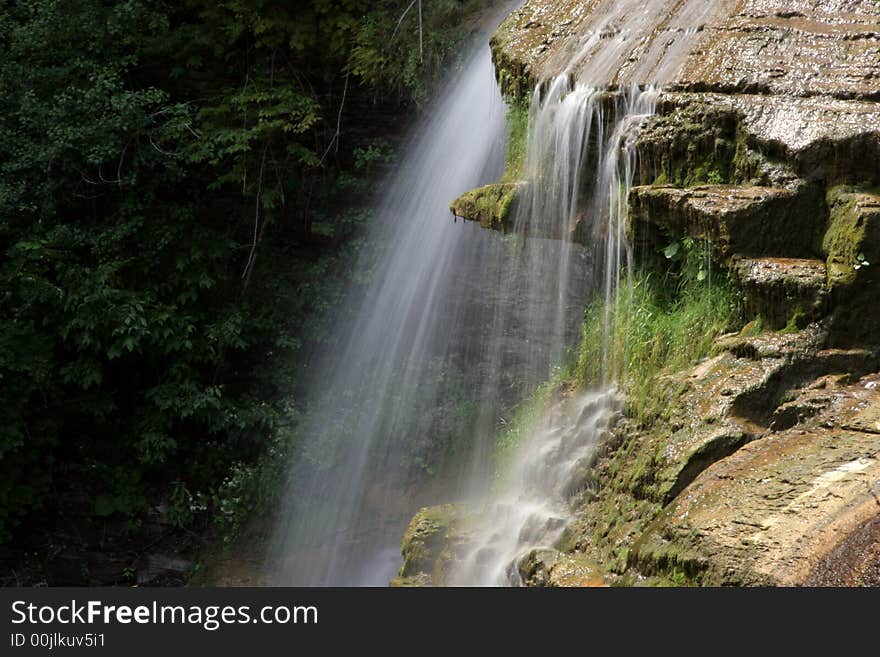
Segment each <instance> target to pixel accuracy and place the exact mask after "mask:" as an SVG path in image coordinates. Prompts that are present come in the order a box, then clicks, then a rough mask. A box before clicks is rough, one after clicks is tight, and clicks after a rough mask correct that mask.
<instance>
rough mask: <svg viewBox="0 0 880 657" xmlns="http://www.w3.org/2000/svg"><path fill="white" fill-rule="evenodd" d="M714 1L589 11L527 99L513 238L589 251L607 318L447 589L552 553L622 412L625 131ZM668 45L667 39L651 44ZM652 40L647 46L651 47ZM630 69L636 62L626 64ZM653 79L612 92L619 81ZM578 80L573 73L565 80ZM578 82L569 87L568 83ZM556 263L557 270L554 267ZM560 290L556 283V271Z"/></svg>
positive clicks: (488, 508)
mask: <svg viewBox="0 0 880 657" xmlns="http://www.w3.org/2000/svg"><path fill="white" fill-rule="evenodd" d="M712 5H713V3H704V2H696V1H695V0H683V1H680V2H663V1H655V2H648V3H645V2H642V1H641V0H620V1H618V2H615V3H610V2H605V3H601V4H600V5H597V6H596V7H594V8H593V12H594V14H593V15H594V19H593V22H592V24H591V27H592V29H589V30H586V31H585V33H584V37H583V39H582V42H581V43H580V45H579V47H578V49H577V50H576V51H574V52H569V54H568V57H569V60H568V62H567V63H566V65H565V67H564V69H563V72H562V73H561V74H560V75H559V76H557V77H556V78H555V79H554V80H553V81H551V82H550V83H549V85H547V87H546V90H545V91H544V92H543V93H542V89H541V86H539V87H538V88H536V89H535V91H534V94H533V101H532V108H531V112H530V121H529V145H528V151H527V160H526V174H527V178H528V180H529V184H528V186H527V188H526V189H525V191H524V193H523V194H521V202H520V204H519V209H518V214H517V217H516V221H515V224H516V230H518V231H521V232H524V233H526V234H537V235H542V234H548V233H549V234H553V235H556V236H557V237H558V238H559V239H561V240H563V241H564V242H568V241H570V240H571V239H572V238H574V237H580V239H582V240H584V241H587V242H589V243H591V244H592V245H593V247H594V248H595V249H597V250H601V252H602V255H601V256H600V258H599V261H600V262H601V264H602V268H601V278H600V280H601V282H602V287H601V288H600V289H601V293H602V294H603V295H604V300H605V304H604V307H605V309H606V313H608V314H607V315H606V317H605V327H606V328H605V331H604V337H603V345H602V347H603V348H602V362H601V363H595V364H594V365H593V366H594V367H595V368H597V369H598V370H599V371H600V372H601V381H602V386H601V388H600V389H599V390H596V391H592V392H588V393H582V394H576V395H572V396H570V397H568V398H564V399H561V400H559V401H557V402H556V403H555V404H554V405H552V406H551V407H550V408H549V409H545V411H544V413H543V414H542V416H541V418H540V419H539V420H538V422H537V423H536V426H535V427H534V428H533V430H532V431H531V432H530V433H529V435H528V436H527V437H526V438H525V439H524V440H523V442H522V444H520V445H518V446H517V449H516V452H515V454H514V455H513V458H512V459H511V461H510V463H509V464H508V465H507V466H506V468H505V469H504V472H503V474H502V477H501V479H500V481H499V482H498V484H497V485H496V487H495V488H494V489H493V490H491V491H490V493H489V494H488V496H487V497H486V498H484V499H483V500H482V502H477V503H476V505H473V503H472V506H476V508H479V509H480V511H479V513H476V514H473V516H474V517H476V520H474V519H473V518H472V519H471V520H470V522H469V523H466V524H467V525H468V527H467V535H468V536H469V539H468V543H467V545H466V546H465V547H464V548H462V549H461V551H460V552H459V558H458V559H457V560H456V562H455V563H454V564H453V566H452V572H451V573H450V575H449V577H448V581H449V582H450V583H452V584H455V585H488V586H498V585H502V586H503V585H511V584H512V585H517V584H520V583H522V575H521V571H520V566H521V565H522V564H523V559H524V557H526V556H527V555H528V554H530V553H531V552H532V551H533V550H536V549H541V548H549V549H552V548H553V546H554V544H555V543H556V542H557V540H558V539H559V538H560V537H561V535H562V533H563V531H564V529H565V526H566V519H567V518H568V517H570V515H571V510H570V509H569V508H568V500H569V498H570V497H571V496H572V494H573V493H575V492H577V491H578V489H579V488H580V487H581V486H582V485H583V483H584V478H585V475H586V473H587V470H588V468H589V465H590V463H591V459H592V458H593V454H594V451H595V448H596V446H597V445H598V443H599V442H600V441H601V439H602V436H603V435H604V434H606V433H607V432H608V431H609V430H610V428H611V425H612V423H613V421H614V419H615V417H617V414H618V412H619V411H620V409H621V408H622V397H621V395H620V393H619V391H618V389H617V388H616V386H615V375H616V373H617V372H619V371H620V363H617V362H616V359H617V358H618V355H617V354H616V353H615V350H614V349H613V348H612V345H611V344H610V331H611V322H612V318H611V316H610V313H611V309H612V308H614V307H626V303H625V299H621V297H622V295H626V294H627V289H626V288H625V287H624V288H622V287H621V286H620V280H621V272H622V271H623V269H624V268H625V267H627V266H629V265H631V264H632V263H631V254H630V251H629V247H628V245H627V242H626V237H625V221H626V217H627V214H628V211H629V208H628V199H629V191H630V189H631V187H632V184H633V176H634V171H635V149H634V144H633V136H634V129H635V128H636V127H637V126H638V125H639V124H640V123H641V122H643V121H644V120H645V119H646V118H647V117H648V116H649V115H651V114H653V113H654V111H655V107H656V102H657V99H658V97H659V84H661V83H662V82H663V81H665V80H666V79H667V78H668V77H669V76H671V75H672V74H674V73H675V71H676V70H677V68H678V67H679V66H680V64H681V61H682V59H683V57H684V55H685V54H686V53H687V52H688V50H689V48H690V47H691V46H692V44H693V40H694V37H695V35H696V34H697V33H698V32H699V31H700V29H701V21H703V20H705V19H706V18H707V17H708V16H709V15H710V14H711V12H712V11H713V6H712ZM658 34H660V35H674V36H672V37H671V38H655V37H656V36H657V35H658ZM649 35H650V37H649ZM633 62H634V63H633ZM627 67H629V69H630V70H629V72H628V76H629V79H637V80H638V79H640V80H651V81H652V82H653V84H644V83H643V84H642V86H637V85H635V84H633V85H631V86H629V87H624V88H623V89H622V90H620V91H617V92H614V93H611V92H609V91H607V89H608V88H609V86H610V85H611V83H612V81H616V84H617V86H618V87H619V86H620V80H621V79H622V78H623V75H622V72H623V70H624V69H625V68H627ZM575 71H577V74H576V73H575ZM575 77H577V78H578V79H579V82H578V83H577V84H575V85H574V86H572V82H571V80H572V79H573V78H575ZM564 266H565V262H564V260H563V261H560V268H563V267H564ZM559 280H566V278H565V276H564V275H562V273H561V272H560V278H559Z"/></svg>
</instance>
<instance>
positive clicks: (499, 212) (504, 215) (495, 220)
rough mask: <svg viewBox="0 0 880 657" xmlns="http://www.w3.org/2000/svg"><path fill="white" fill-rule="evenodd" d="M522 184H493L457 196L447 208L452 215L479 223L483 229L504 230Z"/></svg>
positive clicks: (507, 225)
mask: <svg viewBox="0 0 880 657" xmlns="http://www.w3.org/2000/svg"><path fill="white" fill-rule="evenodd" d="M521 185H522V183H518V182H513V183H495V184H492V185H486V186H484V187H480V188H478V189H474V190H471V191H469V192H466V193H464V194H462V195H461V196H459V197H458V198H457V199H455V200H454V201H453V202H452V204H451V205H450V206H449V209H450V210H452V214H454V215H455V216H456V217H461V218H462V219H464V220H466V221H476V222H479V224H480V226H482V227H483V228H491V229H495V230H504V229H506V228H508V227H509V220H510V218H511V217H512V215H513V209H514V207H515V205H516V198H517V193H518V192H519V188H520V186H521Z"/></svg>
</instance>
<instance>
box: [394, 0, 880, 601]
mask: <svg viewBox="0 0 880 657" xmlns="http://www.w3.org/2000/svg"><path fill="white" fill-rule="evenodd" d="M636 6H638V7H640V8H642V10H640V11H635V10H634V8H635V7H636ZM628 9H630V10H631V11H630V10H628ZM695 17H696V19H695ZM695 23H696V27H695V26H694V25H695ZM621 34H627V35H629V36H630V37H631V38H626V39H622V38H620V36H621ZM633 35H634V36H633ZM492 47H493V56H494V60H495V63H496V68H497V72H498V77H499V80H500V81H501V84H502V86H503V88H504V90H505V92H506V93H507V94H508V95H510V96H514V97H517V96H519V97H522V96H524V95H526V94H527V93H529V92H530V91H531V90H532V89H534V88H535V87H536V86H538V85H542V84H544V83H545V82H546V81H547V80H548V79H549V78H551V77H552V76H555V75H558V74H560V73H565V74H567V75H569V76H571V77H572V78H574V79H576V80H580V81H581V82H583V83H584V84H589V85H592V86H596V87H600V88H606V89H608V90H609V91H611V92H614V90H615V89H620V88H622V87H626V86H630V85H641V86H643V85H647V84H653V83H659V84H660V85H661V86H662V95H661V99H660V102H659V103H658V108H657V114H656V115H655V116H654V117H652V118H651V119H649V120H648V121H646V122H645V123H644V124H643V125H642V127H641V129H640V134H639V135H638V140H637V150H638V155H639V170H638V174H637V176H636V183H637V184H636V186H635V187H634V188H633V189H632V191H631V195H630V217H629V238H630V241H631V243H632V244H634V245H635V246H636V247H637V248H636V249H635V251H636V252H637V253H649V254H650V253H656V251H657V248H656V247H657V246H658V245H660V246H662V244H664V243H668V242H669V241H670V240H674V239H680V238H682V237H691V238H694V239H700V240H705V241H707V242H708V243H709V244H710V245H711V251H712V258H713V261H714V262H715V263H716V264H717V266H718V267H720V268H724V269H726V270H728V271H729V272H730V273H731V275H732V276H733V278H734V279H735V280H736V281H737V284H738V286H739V289H740V292H741V294H742V296H743V299H744V305H745V309H746V312H747V313H748V314H749V319H756V318H759V320H760V321H759V322H758V323H759V324H760V325H761V328H760V330H757V329H756V323H755V322H752V323H751V324H750V325H749V327H747V329H746V330H744V331H742V332H741V333H737V334H730V335H725V336H719V339H718V340H717V342H716V346H715V350H714V353H713V355H711V357H708V358H706V359H704V360H703V361H701V362H699V363H695V364H694V365H693V367H692V368H690V369H685V370H681V371H675V372H665V373H664V377H665V378H666V382H665V383H666V384H667V385H663V386H658V390H664V391H674V392H672V393H664V394H668V397H667V398H666V399H665V403H666V404H667V406H668V412H666V413H665V414H663V415H662V416H661V417H656V418H652V419H651V420H650V421H647V422H646V421H639V422H637V421H635V419H634V418H624V419H623V421H622V422H621V423H619V424H618V426H617V428H616V430H615V431H614V435H613V438H612V439H610V440H609V441H608V442H607V443H606V444H605V445H603V447H602V448H601V449H600V452H599V455H598V456H597V458H596V460H595V462H594V463H593V464H592V465H591V470H590V472H589V473H588V475H587V478H588V479H589V480H590V481H591V482H593V485H592V486H591V487H590V488H589V490H586V491H583V492H581V493H580V494H579V496H578V497H576V498H573V500H572V509H573V520H572V522H571V524H570V526H569V530H568V531H567V532H566V535H565V537H564V540H562V541H561V542H560V544H558V545H557V546H555V550H543V551H540V552H536V553H535V554H533V555H531V557H530V558H529V559H527V560H525V561H524V562H523V564H522V565H521V571H522V574H523V577H524V579H525V580H526V581H527V582H529V583H532V584H537V585H546V584H551V585H554V584H578V583H581V584H588V583H595V581H596V577H597V574H596V573H597V572H603V573H604V577H605V580H606V581H608V582H612V583H613V582H620V583H629V584H636V583H641V582H647V583H674V584H704V585H721V584H724V585H799V584H841V585H855V584H874V585H877V584H880V566H878V563H880V562H878V554H880V530H878V527H880V523H878V516H880V303H878V299H880V188H878V185H880V5H878V3H877V2H876V1H875V0H829V1H828V2H821V3H819V2H815V1H814V0H720V1H719V2H702V1H698V0H678V1H673V0H668V1H665V2H649V3H645V2H638V3H636V2H631V1H628V0H588V1H586V2H583V1H575V0H529V1H528V2H526V3H525V5H524V6H523V7H522V8H521V9H519V10H517V11H516V12H514V13H513V14H512V15H511V16H510V17H509V18H508V19H507V20H506V21H505V22H504V23H503V24H502V26H501V28H500V29H499V31H498V32H497V33H496V35H495V36H494V37H493V39H492ZM507 189H509V188H504V189H498V190H492V191H493V193H497V194H501V193H502V192H504V191H506V190H507ZM499 198H501V197H500V196H499ZM475 205H476V204H475ZM463 207H464V206H462V205H461V203H460V202H459V208H463ZM462 214H466V208H465V209H464V210H462ZM499 216H500V213H495V214H492V213H487V212H484V213H483V214H480V216H474V217H471V218H473V219H476V220H478V221H480V222H481V223H483V224H484V225H485V226H487V227H499V225H500V224H501V223H503V219H504V217H503V216H501V217H500V218H499ZM505 216H506V214H505ZM639 246H641V247H648V248H638V247H639ZM651 247H653V248H651ZM648 257H649V256H648ZM452 534H454V532H452V533H451V534H450V536H451V535H452ZM455 540H459V539H457V538H456V539H455ZM411 542H412V541H411V540H410V543H411ZM420 545H422V544H420ZM444 545H446V544H444ZM447 548H448V545H447ZM447 548H442V549H447ZM438 554H439V552H438ZM445 554H446V556H447V558H448V554H449V552H448V549H447V552H446V553H445ZM419 559H421V560H424V559H425V554H423V553H420V555H419ZM429 561H430V560H429ZM407 563H409V564H410V565H412V564H413V563H414V561H413V559H411V558H410V559H408V562H407ZM573 564H575V565H573ZM578 568H580V570H578ZM410 570H411V571H413V572H406V573H404V575H406V576H407V577H409V578H416V579H418V578H419V577H421V578H422V580H425V579H426V578H427V580H426V581H428V582H433V583H442V580H441V579H436V578H435V579H431V578H430V577H428V576H425V575H424V573H425V572H426V571H427V570H430V569H429V568H428V569H413V568H410ZM416 570H417V571H418V572H415V571H416ZM571 572H580V573H581V576H577V577H572V576H570V573H571ZM419 573H422V574H421V575H420V574H419ZM554 573H555V574H554ZM563 574H565V575H566V576H563ZM420 581H421V580H420ZM422 583H425V581H422Z"/></svg>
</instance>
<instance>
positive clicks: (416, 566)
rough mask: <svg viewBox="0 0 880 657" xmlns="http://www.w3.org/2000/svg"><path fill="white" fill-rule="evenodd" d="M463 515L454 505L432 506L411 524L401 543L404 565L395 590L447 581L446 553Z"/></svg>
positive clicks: (422, 510)
mask: <svg viewBox="0 0 880 657" xmlns="http://www.w3.org/2000/svg"><path fill="white" fill-rule="evenodd" d="M461 521H462V511H461V509H460V507H458V506H456V505H454V504H442V505H439V506H429V507H425V508H423V509H421V510H419V512H418V513H416V515H415V516H413V519H412V520H411V521H410V523H409V526H408V527H407V529H406V532H405V533H404V535H403V541H402V542H401V554H402V555H403V565H402V566H401V567H400V571H399V572H398V574H397V577H396V578H395V579H393V580H392V581H391V585H392V586H432V585H439V584H442V582H443V579H444V571H445V568H444V563H445V561H446V559H444V552H445V550H446V548H447V546H448V542H449V540H450V537H451V536H452V535H454V534H455V532H456V531H457V530H458V528H459V526H460V523H461Z"/></svg>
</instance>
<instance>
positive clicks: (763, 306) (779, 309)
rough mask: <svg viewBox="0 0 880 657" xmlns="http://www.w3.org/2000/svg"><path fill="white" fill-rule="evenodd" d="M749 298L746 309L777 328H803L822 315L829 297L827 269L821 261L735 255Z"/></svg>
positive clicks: (734, 262)
mask: <svg viewBox="0 0 880 657" xmlns="http://www.w3.org/2000/svg"><path fill="white" fill-rule="evenodd" d="M731 269H732V271H733V273H734V275H735V276H736V277H737V278H738V279H739V282H740V286H741V287H742V291H743V295H744V297H745V305H746V312H747V313H748V314H749V315H750V316H760V317H761V318H762V319H763V320H764V321H765V322H766V323H767V324H768V326H769V328H773V329H781V328H783V327H785V326H790V327H791V328H801V327H803V326H806V324H807V323H808V322H810V321H812V320H814V319H817V318H819V317H821V316H822V314H823V311H824V310H825V307H826V300H827V296H828V295H827V284H826V281H827V269H826V266H825V263H824V262H823V261H821V260H813V259H803V258H743V257H737V256H735V257H734V258H732V267H731Z"/></svg>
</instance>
